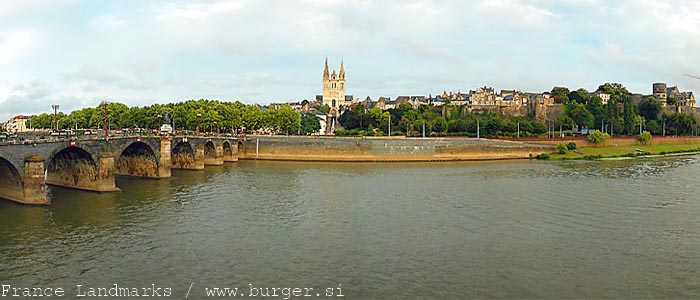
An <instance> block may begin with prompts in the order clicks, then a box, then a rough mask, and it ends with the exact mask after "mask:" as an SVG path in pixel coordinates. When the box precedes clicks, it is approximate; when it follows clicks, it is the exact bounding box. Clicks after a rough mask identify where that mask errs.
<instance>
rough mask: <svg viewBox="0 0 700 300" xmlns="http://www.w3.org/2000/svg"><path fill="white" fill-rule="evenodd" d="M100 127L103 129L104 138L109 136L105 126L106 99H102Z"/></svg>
mask: <svg viewBox="0 0 700 300" xmlns="http://www.w3.org/2000/svg"><path fill="white" fill-rule="evenodd" d="M102 112H103V113H102V127H103V128H104V131H105V138H109V131H108V128H107V101H102Z"/></svg>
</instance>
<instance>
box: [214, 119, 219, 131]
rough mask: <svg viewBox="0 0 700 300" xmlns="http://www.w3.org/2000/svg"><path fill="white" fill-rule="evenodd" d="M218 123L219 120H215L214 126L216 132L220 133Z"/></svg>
mask: <svg viewBox="0 0 700 300" xmlns="http://www.w3.org/2000/svg"><path fill="white" fill-rule="evenodd" d="M218 124H219V122H217V121H214V127H216V134H219V126H218Z"/></svg>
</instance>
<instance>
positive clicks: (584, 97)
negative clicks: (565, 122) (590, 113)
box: [569, 89, 590, 104]
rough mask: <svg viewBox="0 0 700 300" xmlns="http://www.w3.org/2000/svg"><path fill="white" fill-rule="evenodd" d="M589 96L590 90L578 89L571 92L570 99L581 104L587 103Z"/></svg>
mask: <svg viewBox="0 0 700 300" xmlns="http://www.w3.org/2000/svg"><path fill="white" fill-rule="evenodd" d="M589 98H590V96H589V95H588V91H586V90H585V89H578V90H575V91H573V92H571V93H569V100H571V101H576V102H577V103H579V104H586V102H588V99H589Z"/></svg>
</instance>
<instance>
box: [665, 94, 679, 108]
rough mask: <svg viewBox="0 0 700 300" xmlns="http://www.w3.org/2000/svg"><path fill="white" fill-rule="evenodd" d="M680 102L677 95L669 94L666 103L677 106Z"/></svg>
mask: <svg viewBox="0 0 700 300" xmlns="http://www.w3.org/2000/svg"><path fill="white" fill-rule="evenodd" d="M677 104H678V100H677V99H676V97H673V96H669V97H668V99H666V105H668V106H676V105H677Z"/></svg>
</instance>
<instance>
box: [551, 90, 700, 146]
mask: <svg viewBox="0 0 700 300" xmlns="http://www.w3.org/2000/svg"><path fill="white" fill-rule="evenodd" d="M597 91H601V92H603V93H606V94H609V95H610V100H608V103H606V104H603V100H602V99H601V98H600V97H599V96H597V95H594V96H592V97H591V96H589V93H588V91H586V90H585V89H578V90H575V91H569V89H567V88H565V87H555V88H553V89H552V92H551V93H552V97H554V99H555V102H556V103H561V104H562V105H563V107H564V113H563V114H562V115H561V117H560V118H559V119H558V120H556V124H557V125H561V126H563V127H564V128H567V129H568V128H573V127H574V126H580V127H585V128H589V129H597V130H600V131H601V132H608V133H611V134H619V135H638V134H639V131H640V127H641V129H642V130H648V131H650V132H651V133H652V134H655V135H662V134H664V135H665V134H674V135H692V134H696V133H697V128H698V120H697V118H696V117H695V116H694V115H692V114H684V113H679V112H673V113H667V112H664V110H663V103H662V102H661V101H659V100H658V99H656V98H654V97H651V96H650V97H647V98H645V99H644V100H642V101H641V102H640V103H639V104H635V103H634V102H633V100H632V95H631V94H630V92H629V91H627V89H626V88H625V87H624V86H623V85H621V84H618V83H606V84H603V85H601V86H599V87H598V90H597ZM669 98H670V99H669V101H667V103H666V104H667V105H668V106H671V107H674V108H676V111H677V108H678V107H676V106H675V105H677V102H676V101H675V99H673V97H669ZM640 125H641V126H640Z"/></svg>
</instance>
